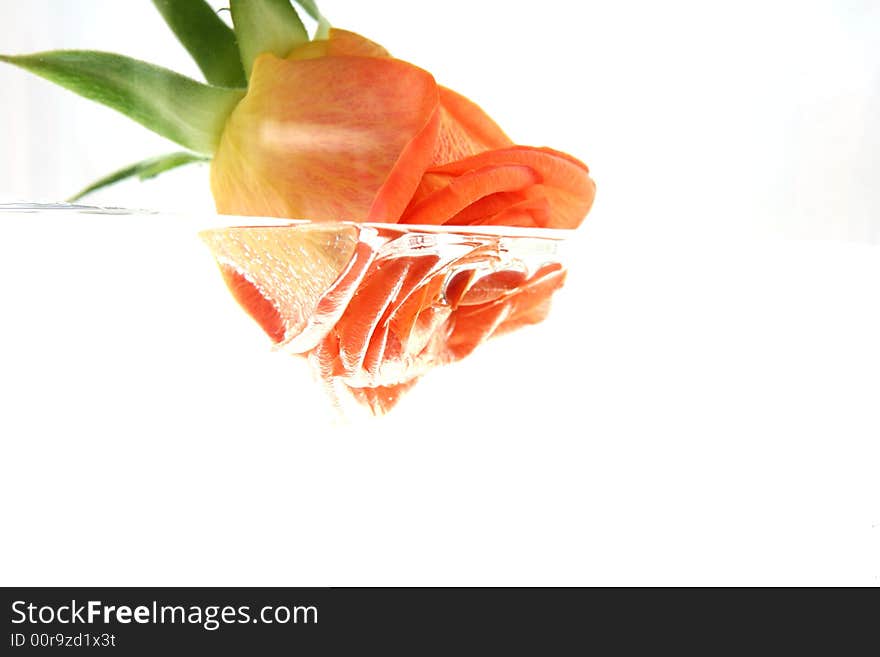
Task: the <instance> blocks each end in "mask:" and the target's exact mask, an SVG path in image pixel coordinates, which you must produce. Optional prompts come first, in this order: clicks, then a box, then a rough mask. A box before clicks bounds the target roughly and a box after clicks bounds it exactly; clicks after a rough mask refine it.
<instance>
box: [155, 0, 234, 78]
mask: <svg viewBox="0 0 880 657" xmlns="http://www.w3.org/2000/svg"><path fill="white" fill-rule="evenodd" d="M153 4H154V5H156V9H158V10H159V13H160V14H162V18H164V19H165V22H166V23H168V27H170V28H171V30H172V31H173V32H174V34H176V35H177V39H178V40H179V41H180V43H181V44H183V47H184V48H186V49H187V51H188V52H189V54H190V55H192V58H193V59H194V60H195V61H196V64H198V65H199V68H200V69H201V70H202V73H203V74H204V75H205V80H207V81H208V82H209V83H210V84H214V85H217V86H218V87H246V86H247V80H246V79H245V77H244V70H243V69H242V68H241V56H240V55H239V53H238V44H237V43H236V42H235V32H233V31H232V28H230V27H229V26H228V25H227V24H226V23H224V22H223V20H222V19H221V18H220V17H219V16H218V15H217V14H216V13H215V12H214V10H213V9H212V8H211V5H209V4H208V3H207V2H205V0H153Z"/></svg>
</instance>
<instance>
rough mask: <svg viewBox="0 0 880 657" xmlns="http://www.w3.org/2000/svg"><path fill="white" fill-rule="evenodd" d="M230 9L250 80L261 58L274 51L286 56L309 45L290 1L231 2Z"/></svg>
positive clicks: (232, 0)
mask: <svg viewBox="0 0 880 657" xmlns="http://www.w3.org/2000/svg"><path fill="white" fill-rule="evenodd" d="M229 8H230V10H231V11H232V23H233V25H235V36H236V37H237V38H238V48H239V51H240V52H241V63H242V64H243V65H244V71H245V73H246V74H247V76H248V78H250V75H251V69H253V67H254V60H255V59H256V58H257V56H258V55H261V54H262V53H264V52H271V53H274V54H275V55H277V56H278V57H286V56H287V54H288V53H289V52H290V51H291V50H293V49H294V48H296V47H297V46H301V45H302V44H304V43H308V40H309V34H308V32H306V28H305V27H303V24H302V21H301V20H300V19H299V15H298V14H297V13H296V9H294V8H293V5H291V4H290V0H230V1H229Z"/></svg>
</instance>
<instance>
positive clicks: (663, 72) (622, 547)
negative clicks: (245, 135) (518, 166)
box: [0, 0, 880, 585]
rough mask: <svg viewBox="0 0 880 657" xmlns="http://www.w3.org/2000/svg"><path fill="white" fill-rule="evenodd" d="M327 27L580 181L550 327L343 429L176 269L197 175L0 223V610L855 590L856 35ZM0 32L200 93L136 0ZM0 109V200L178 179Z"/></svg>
mask: <svg viewBox="0 0 880 657" xmlns="http://www.w3.org/2000/svg"><path fill="white" fill-rule="evenodd" d="M322 7H323V9H324V10H325V13H326V14H327V15H328V16H329V18H330V19H331V21H333V22H334V23H335V24H337V25H339V26H340V27H348V28H352V29H356V30H358V31H360V32H362V33H364V34H365V35H367V36H370V37H372V38H374V39H375V40H377V41H379V42H381V43H383V44H384V45H386V46H387V47H388V48H389V49H390V50H392V52H393V53H395V54H396V55H398V56H399V57H401V58H404V59H408V60H411V61H414V62H415V63H417V64H420V65H422V66H424V67H425V68H427V69H428V70H431V71H432V72H434V73H435V75H436V76H437V77H438V79H439V80H440V81H441V82H443V83H445V84H448V85H449V86H452V87H454V88H456V89H458V90H459V91H461V92H463V93H465V94H467V95H469V96H470V97H472V98H473V99H475V100H477V101H478V102H480V103H481V104H482V105H483V106H484V107H485V108H486V109H487V110H488V111H489V112H490V113H491V114H492V115H493V116H494V117H495V118H496V119H497V120H498V121H499V122H500V123H501V124H502V126H503V127H504V128H505V129H506V130H507V131H508V133H509V134H510V135H511V136H512V137H513V138H514V139H516V140H517V141H519V142H521V143H528V144H536V145H541V144H547V145H550V146H554V147H557V148H560V149H563V150H567V151H570V152H571V153H573V154H575V155H577V156H579V157H581V158H582V159H584V160H585V161H586V162H588V164H589V165H590V166H591V169H592V170H593V172H594V175H595V178H596V180H597V183H598V187H599V191H598V196H597V202H596V206H595V208H594V211H593V212H592V213H591V215H590V217H589V218H588V220H587V222H586V223H585V224H584V226H583V228H582V229H581V231H580V232H579V235H578V237H577V239H576V240H575V241H574V244H573V245H572V248H571V249H570V254H571V260H570V266H571V277H570V284H569V286H568V287H567V288H566V289H565V290H564V291H563V292H562V293H561V294H560V295H559V296H558V301H557V304H556V308H555V310H554V313H553V314H552V315H551V318H550V320H549V321H547V322H546V323H545V324H544V325H542V326H540V327H536V328H534V329H531V330H528V331H523V332H521V333H520V334H517V335H513V336H508V337H505V338H502V339H499V340H498V341H497V342H495V343H492V344H489V345H486V346H484V348H483V349H482V350H481V351H480V352H478V353H477V354H475V355H474V356H473V357H472V358H471V359H469V360H468V361H465V362H463V363H461V364H459V365H457V366H455V367H450V368H447V369H445V370H440V371H436V372H434V373H432V374H431V375H430V376H428V377H426V379H425V381H423V382H422V383H420V384H419V386H417V387H416V388H415V389H414V390H413V392H412V393H410V395H409V396H408V397H406V398H405V399H404V401H403V402H402V403H401V405H400V406H399V408H398V409H396V410H395V412H394V413H393V414H392V415H391V416H389V417H387V418H385V419H382V420H377V421H369V422H365V421H362V420H355V421H353V422H351V423H349V424H341V423H339V422H338V421H334V420H333V417H332V414H331V413H330V412H329V410H328V408H327V406H326V402H325V400H324V399H323V397H322V396H321V392H320V390H318V389H317V387H316V386H314V385H313V384H312V382H311V380H310V378H309V375H308V372H307V370H306V369H305V367H303V366H302V364H301V363H299V362H297V361H293V360H291V359H289V358H287V357H284V356H281V355H278V354H273V353H271V352H270V350H269V347H268V341H267V339H265V338H264V336H262V334H261V332H260V331H259V329H257V328H256V327H255V326H254V325H253V324H252V323H251V322H250V320H249V319H248V318H247V317H245V316H244V315H243V314H242V313H241V312H240V311H239V310H238V308H237V307H236V306H235V304H234V303H233V302H232V301H231V300H230V299H229V297H228V294H227V293H226V291H225V289H224V287H223V285H222V284H221V282H220V279H219V277H218V276H217V274H216V271H215V269H214V267H213V264H212V262H211V260H210V257H209V256H208V254H207V252H206V251H205V250H204V248H203V247H202V246H201V245H200V244H199V242H198V241H197V239H196V238H195V233H196V232H197V230H198V229H199V228H201V227H203V226H204V225H206V224H207V223H209V222H210V221H211V219H210V217H209V216H208V213H210V212H211V209H212V208H211V200H210V195H209V193H208V191H207V183H206V176H207V172H206V169H205V168H201V169H199V168H192V169H190V170H185V171H181V172H179V173H177V174H170V175H168V176H167V177H165V178H162V179H159V180H157V181H152V182H148V183H144V184H140V183H136V182H133V183H130V184H124V185H120V186H118V187H117V188H115V189H111V190H108V191H106V192H104V193H103V194H102V195H101V196H96V197H95V201H96V202H101V203H108V204H118V205H127V206H137V207H149V208H159V209H165V210H173V211H177V212H186V214H185V215H183V216H178V217H141V218H114V217H110V218H101V217H75V218H73V217H64V218H62V219H57V218H55V219H40V218H38V217H35V216H30V217H24V218H21V217H16V218H12V217H0V221H2V225H0V230H2V234H0V294H2V298H3V301H4V313H3V323H2V329H0V331H2V333H0V335H2V336H3V339H2V340H0V436H2V457H0V499H2V502H0V508H2V518H0V522H2V525H3V527H4V540H3V541H2V544H0V556H2V559H0V563H2V565H0V583H3V584H96V585H97V584H211V585H220V584H255V585H259V584H266V585H268V584H303V585H306V584H319V585H323V584H869V585H876V584H877V583H878V582H880V557H878V555H880V540H878V535H880V528H878V523H880V487H878V483H877V482H878V481H880V477H878V475H880V472H878V465H877V464H878V462H880V461H878V456H880V449H878V442H880V411H878V408H880V406H878V399H880V374H878V373H880V339H878V337H877V336H878V335H880V311H878V304H877V284H878V281H880V257H878V256H880V253H878V251H877V248H878V247H877V246H876V243H877V242H878V241H880V185H878V184H877V182H878V180H880V175H878V174H880V165H878V160H877V155H876V154H877V153H878V152H880V151H878V148H880V118H878V115H880V56H878V55H880V52H878V51H880V46H877V43H876V41H877V40H876V38H875V37H876V34H877V33H878V28H880V13H878V5H877V4H876V3H873V2H868V1H863V2H856V1H853V2H831V1H825V2H799V3H795V2H778V1H777V2H760V3H759V2H739V3H723V4H722V3H705V2H700V3H697V2H667V3H649V2H619V3H598V2H583V3H569V2H562V1H560V2H544V3H539V4H538V3H534V2H479V3H475V2H446V3H444V4H443V5H442V7H438V5H436V4H435V3H419V2H392V1H390V0H386V1H384V2H383V1H379V0H377V1H375V2H369V3H365V2H354V1H343V0H325V2H324V3H323V5H322ZM0 18H2V20H0V50H2V51H4V52H28V51H34V50H44V49H53V48H73V47H89V48H100V49H106V50H116V51H120V52H125V53H127V54H130V55H133V56H136V57H141V58H144V59H149V60H151V61H154V62H157V63H161V64H164V65H166V66H170V67H173V68H176V69H178V70H180V71H183V72H185V73H189V74H192V75H196V74H197V71H196V69H195V68H194V66H193V65H192V64H191V63H190V62H188V61H187V59H186V54H185V52H183V51H182V49H180V48H179V46H177V45H176V44H175V42H174V40H173V37H172V36H170V33H169V32H168V31H167V29H166V28H165V27H164V24H163V23H162V21H161V19H160V18H159V17H158V15H157V14H156V13H155V10H154V9H153V8H152V6H151V4H150V3H149V2H146V1H145V0H144V1H140V0H138V1H135V0H124V1H120V0H114V1H112V2H110V1H104V2H99V1H98V0H76V1H64V2H62V1H60V0H56V1H52V0H32V1H30V2H27V3H20V2H12V1H11V0H0ZM0 90H2V91H0V94H2V103H0V196H2V197H4V198H7V199H42V200H57V199H59V198H62V197H64V196H66V195H68V194H69V193H71V192H72V191H75V190H76V189H78V188H79V187H81V186H83V185H84V184H86V183H87V182H89V181H91V180H92V179H94V178H96V177H98V176H100V175H102V174H104V173H106V172H108V171H110V170H112V169H114V168H117V167H119V166H121V165H124V164H127V163H129V162H131V161H134V160H137V159H140V158H143V157H147V156H150V155H155V154H158V153H162V152H165V151H167V150H171V149H173V148H174V147H173V146H172V145H170V144H168V143H166V142H164V141H163V140H162V139H161V138H158V137H155V136H153V135H151V134H149V133H147V132H146V131H144V130H143V129H142V128H140V127H139V126H136V125H134V124H131V123H130V122H128V121H127V120H126V119H124V118H121V117H118V116H117V115H115V114H114V113H113V112H111V111H109V110H106V109H104V108H100V107H97V106H95V105H92V104H90V103H88V102H87V101H84V100H82V99H79V98H76V97H73V96H71V95H69V94H67V93H65V92H62V91H59V90H56V89H54V88H53V87H51V85H49V84H48V83H45V82H43V81H40V80H35V79H32V78H30V77H28V76H27V75H26V74H24V73H22V72H20V71H17V70H15V69H12V68H10V67H4V68H0ZM203 213H204V214H203ZM38 219H39V220H38Z"/></svg>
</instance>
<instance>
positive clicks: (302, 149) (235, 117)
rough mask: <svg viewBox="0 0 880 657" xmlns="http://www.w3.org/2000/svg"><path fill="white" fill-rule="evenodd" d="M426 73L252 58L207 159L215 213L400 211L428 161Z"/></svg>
mask: <svg viewBox="0 0 880 657" xmlns="http://www.w3.org/2000/svg"><path fill="white" fill-rule="evenodd" d="M437 111H438V92H437V85H436V84H435V82H434V79H433V78H432V77H431V75H430V74H429V73H427V72H425V71H423V70H421V69H419V68H416V67H415V66H412V65H410V64H407V63H405V62H401V61H398V60H395V59H380V58H367V57H351V56H328V57H321V58H317V59H305V60H284V59H279V58H278V57H275V56H274V55H271V54H264V55H261V56H260V57H258V58H257V60H256V61H255V63H254V69H253V73H252V75H251V80H250V86H249V88H248V93H247V96H245V98H244V99H243V100H242V101H241V103H239V105H238V107H236V109H235V110H234V111H233V113H232V115H231V116H230V117H229V119H228V121H227V124H226V128H225V130H224V132H223V136H222V138H221V141H220V145H219V148H218V150H217V153H216V154H215V156H214V160H213V163H212V165H211V189H212V191H213V193H214V198H215V201H216V204H217V210H218V211H219V212H221V213H224V214H243V215H256V216H275V217H292V218H305V219H311V220H315V221H334V220H345V219H352V220H363V219H365V218H366V217H367V216H368V215H370V212H371V207H373V205H374V201H375V200H376V199H377V197H378V198H379V199H381V206H382V212H383V213H387V215H388V216H386V217H384V218H385V219H386V220H389V221H393V219H394V216H393V215H394V212H398V213H399V212H402V211H403V209H404V208H405V207H406V204H407V203H408V201H409V199H410V198H411V197H412V194H413V193H414V192H415V190H416V188H417V186H418V182H419V180H420V178H421V175H422V173H423V172H424V170H425V169H426V168H427V166H428V164H429V163H430V159H431V154H432V147H433V141H434V138H435V137H433V136H432V134H431V132H432V130H433V131H435V130H436V126H437V123H438V119H437V118H436V114H437Z"/></svg>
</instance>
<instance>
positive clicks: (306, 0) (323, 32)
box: [296, 0, 330, 39]
mask: <svg viewBox="0 0 880 657" xmlns="http://www.w3.org/2000/svg"><path fill="white" fill-rule="evenodd" d="M296 4H298V5H299V6H300V7H302V8H303V9H305V11H306V13H307V14H308V15H309V16H311V17H312V18H313V19H315V20H316V21H318V31H317V32H315V39H326V38H327V37H328V36H329V35H330V21H328V20H327V19H326V18H324V15H323V14H322V13H321V10H320V9H318V3H317V2H315V0H296Z"/></svg>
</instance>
